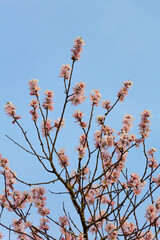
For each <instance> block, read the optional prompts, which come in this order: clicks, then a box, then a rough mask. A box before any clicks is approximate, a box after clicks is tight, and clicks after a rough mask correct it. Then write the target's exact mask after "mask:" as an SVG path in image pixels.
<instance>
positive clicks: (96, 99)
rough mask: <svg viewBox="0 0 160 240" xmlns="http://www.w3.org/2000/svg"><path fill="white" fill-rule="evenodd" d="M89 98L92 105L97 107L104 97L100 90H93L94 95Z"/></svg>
mask: <svg viewBox="0 0 160 240" xmlns="http://www.w3.org/2000/svg"><path fill="white" fill-rule="evenodd" d="M89 96H90V101H91V103H92V104H94V105H95V106H98V105H99V102H100V99H101V97H102V95H101V94H100V92H99V89H94V90H92V93H91V94H90V95H89Z"/></svg>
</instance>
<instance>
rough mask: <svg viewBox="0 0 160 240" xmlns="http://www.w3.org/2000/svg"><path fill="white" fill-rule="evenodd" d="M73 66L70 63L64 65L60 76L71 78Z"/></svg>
mask: <svg viewBox="0 0 160 240" xmlns="http://www.w3.org/2000/svg"><path fill="white" fill-rule="evenodd" d="M70 70H71V67H70V65H69V64H64V65H62V67H61V69H60V75H59V77H61V78H64V79H69V76H70Z"/></svg>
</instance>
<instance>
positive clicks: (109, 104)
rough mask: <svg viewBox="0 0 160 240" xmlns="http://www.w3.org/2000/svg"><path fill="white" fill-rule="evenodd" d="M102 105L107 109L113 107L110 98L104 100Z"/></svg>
mask: <svg viewBox="0 0 160 240" xmlns="http://www.w3.org/2000/svg"><path fill="white" fill-rule="evenodd" d="M102 107H103V108H104V109H106V110H109V109H110V108H111V102H110V101H108V100H105V101H102Z"/></svg>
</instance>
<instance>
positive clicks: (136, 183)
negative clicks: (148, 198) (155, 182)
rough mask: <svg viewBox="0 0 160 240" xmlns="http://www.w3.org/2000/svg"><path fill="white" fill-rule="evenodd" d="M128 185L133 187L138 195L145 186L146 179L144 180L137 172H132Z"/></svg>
mask: <svg viewBox="0 0 160 240" xmlns="http://www.w3.org/2000/svg"><path fill="white" fill-rule="evenodd" d="M127 185H128V187H130V188H132V189H133V191H134V193H135V195H138V194H140V193H141V191H142V188H144V186H145V181H143V182H142V181H141V178H140V177H139V176H138V174H137V173H132V174H131V178H130V180H128V181H127Z"/></svg>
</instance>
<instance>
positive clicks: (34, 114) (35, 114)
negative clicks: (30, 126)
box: [30, 99, 39, 121]
mask: <svg viewBox="0 0 160 240" xmlns="http://www.w3.org/2000/svg"><path fill="white" fill-rule="evenodd" d="M30 106H31V107H33V109H32V110H30V114H31V115H32V120H33V121H37V119H38V117H39V114H38V112H37V109H38V101H37V100H36V99H32V101H30Z"/></svg>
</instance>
